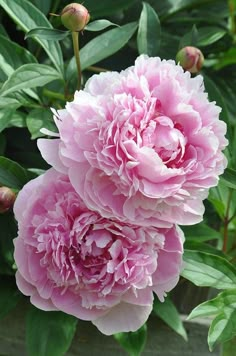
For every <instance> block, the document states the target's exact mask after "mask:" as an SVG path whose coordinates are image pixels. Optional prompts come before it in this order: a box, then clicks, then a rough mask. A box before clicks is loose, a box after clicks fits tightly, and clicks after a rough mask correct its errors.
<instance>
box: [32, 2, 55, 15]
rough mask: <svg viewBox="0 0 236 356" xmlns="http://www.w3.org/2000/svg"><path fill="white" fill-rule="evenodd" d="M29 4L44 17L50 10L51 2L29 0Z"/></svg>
mask: <svg viewBox="0 0 236 356" xmlns="http://www.w3.org/2000/svg"><path fill="white" fill-rule="evenodd" d="M31 2H33V3H34V5H35V6H37V8H38V9H39V10H40V11H42V12H43V13H44V14H45V15H47V14H48V13H49V11H50V9H51V4H52V0H31ZM54 2H55V1H54Z"/></svg>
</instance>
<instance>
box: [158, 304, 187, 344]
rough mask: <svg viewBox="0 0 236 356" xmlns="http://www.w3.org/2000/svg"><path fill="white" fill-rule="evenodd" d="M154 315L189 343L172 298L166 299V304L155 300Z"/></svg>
mask: <svg viewBox="0 0 236 356" xmlns="http://www.w3.org/2000/svg"><path fill="white" fill-rule="evenodd" d="M153 311H154V313H155V314H156V315H157V316H159V318H161V319H162V320H163V321H164V322H165V323H166V324H167V325H169V327H170V328H171V329H173V330H174V331H175V332H176V333H177V334H179V335H180V336H182V338H183V339H184V340H185V341H187V340H188V336H187V333H186V330H185V328H184V326H183V323H182V320H181V319H180V315H179V313H178V310H177V309H176V307H175V305H174V304H173V302H172V301H171V299H170V298H168V297H167V298H165V301H164V303H161V302H160V301H159V300H158V299H157V298H155V300H154V305H153Z"/></svg>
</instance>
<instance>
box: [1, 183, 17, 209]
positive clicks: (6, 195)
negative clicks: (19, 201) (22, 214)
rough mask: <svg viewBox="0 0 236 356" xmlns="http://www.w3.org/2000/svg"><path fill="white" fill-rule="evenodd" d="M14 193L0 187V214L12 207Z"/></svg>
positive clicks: (14, 197)
mask: <svg viewBox="0 0 236 356" xmlns="http://www.w3.org/2000/svg"><path fill="white" fill-rule="evenodd" d="M15 199H16V195H15V193H14V192H13V191H12V190H11V189H10V188H7V187H0V213H5V212H6V211H8V210H9V209H10V208H12V207H13V204H14V202H15Z"/></svg>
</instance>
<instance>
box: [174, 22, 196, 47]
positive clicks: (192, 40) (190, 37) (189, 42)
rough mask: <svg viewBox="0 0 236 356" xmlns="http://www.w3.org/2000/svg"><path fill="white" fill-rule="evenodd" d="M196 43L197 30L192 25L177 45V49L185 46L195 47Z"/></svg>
mask: <svg viewBox="0 0 236 356" xmlns="http://www.w3.org/2000/svg"><path fill="white" fill-rule="evenodd" d="M197 42H198V29H197V27H196V25H193V27H192V29H191V31H190V32H188V33H186V34H185V35H184V36H183V37H182V38H181V39H180V43H179V49H181V48H183V47H186V46H194V47H196V46H197Z"/></svg>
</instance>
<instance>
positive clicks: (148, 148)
mask: <svg viewBox="0 0 236 356" xmlns="http://www.w3.org/2000/svg"><path fill="white" fill-rule="evenodd" d="M54 113H55V122H56V124H57V127H58V130H59V135H60V138H59V139H55V140H47V139H41V140H39V142H38V145H39V149H40V150H41V153H42V155H43V157H44V158H45V159H46V161H47V162H48V163H50V164H51V165H52V166H53V167H54V168H55V169H57V170H58V171H60V172H63V173H67V174H68V175H69V178H70V181H71V183H72V185H73V186H74V188H75V190H76V191H77V193H78V194H79V195H80V197H81V198H82V199H83V201H84V202H85V204H86V205H87V206H88V207H89V208H90V209H91V210H94V211H97V212H99V213H100V214H101V215H102V216H104V217H107V218H112V217H115V218H118V219H119V220H121V221H128V222H131V223H135V224H139V225H142V226H150V225H153V226H157V227H170V226H171V225H172V224H173V223H176V224H182V225H191V224H195V223H198V222H199V221H201V220H202V215H203V213H204V206H203V203H202V201H203V199H205V198H206V197H207V195H208V189H209V188H210V187H212V186H215V185H217V182H218V179H219V178H218V176H219V175H220V174H222V173H223V171H224V168H225V167H226V158H225V156H224V155H223V153H222V150H223V149H224V148H225V146H226V145H227V140H226V138H225V133H226V125H225V123H224V122H222V121H220V120H219V113H220V108H219V107H218V106H216V105H215V103H214V102H209V100H208V96H207V93H205V92H204V85H203V78H202V77H201V76H197V77H195V78H191V76H190V73H188V72H184V71H183V69H182V68H181V67H180V66H179V65H176V64H175V62H174V61H172V60H169V61H166V60H163V61H161V60H160V58H148V57H147V56H144V55H142V56H140V57H139V58H138V59H137V60H136V62H135V65H134V66H133V67H130V68H128V69H127V70H125V71H122V72H121V73H116V72H110V73H103V74H99V75H94V76H93V77H92V78H91V79H90V80H89V81H88V83H87V85H86V86H85V89H84V91H79V92H76V93H75V98H74V101H73V102H70V103H67V105H66V108H65V109H64V110H59V111H58V112H55V111H54Z"/></svg>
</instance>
